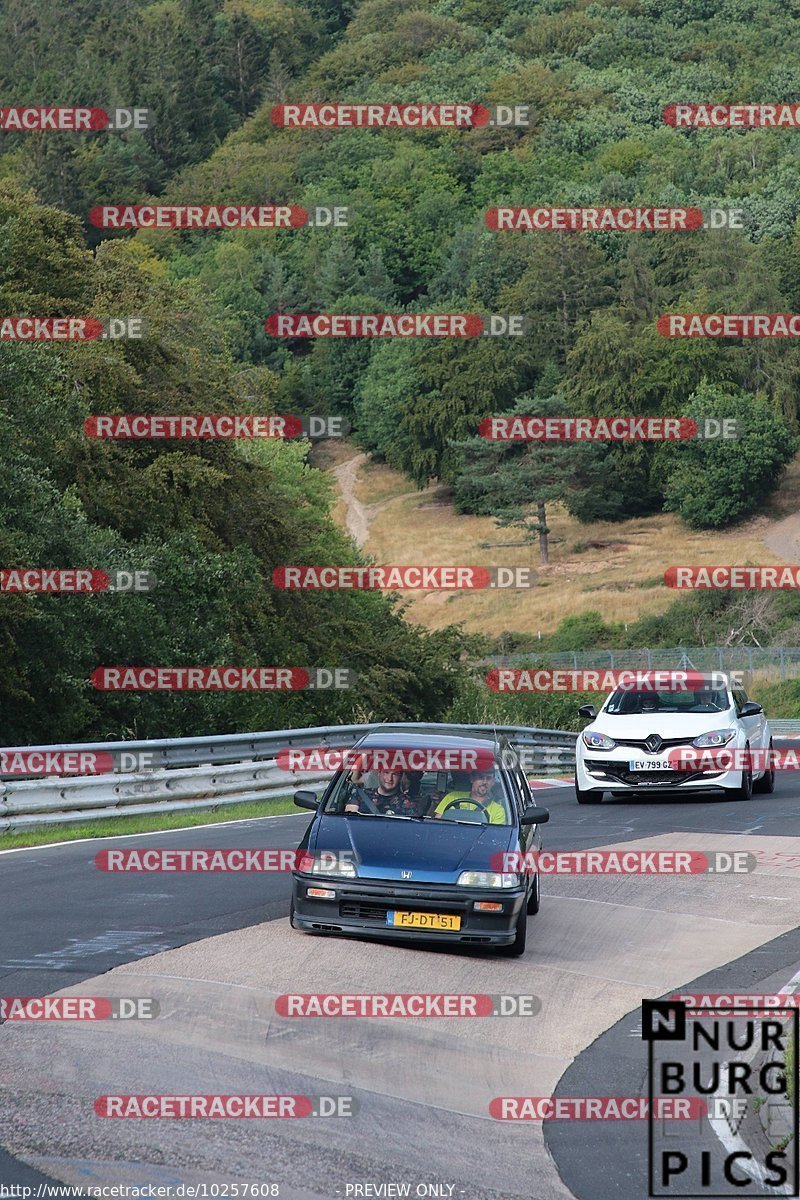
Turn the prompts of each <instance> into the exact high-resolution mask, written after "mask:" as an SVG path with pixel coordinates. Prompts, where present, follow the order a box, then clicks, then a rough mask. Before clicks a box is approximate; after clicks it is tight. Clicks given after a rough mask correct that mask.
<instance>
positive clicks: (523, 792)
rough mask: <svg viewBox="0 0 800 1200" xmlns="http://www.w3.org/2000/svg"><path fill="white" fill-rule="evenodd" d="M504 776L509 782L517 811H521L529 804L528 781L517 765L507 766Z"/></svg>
mask: <svg viewBox="0 0 800 1200" xmlns="http://www.w3.org/2000/svg"><path fill="white" fill-rule="evenodd" d="M506 778H507V780H508V782H509V783H510V784H511V794H512V796H513V797H514V804H515V806H516V809H517V812H522V811H523V809H525V808H526V807H527V805H528V804H529V800H528V798H527V796H528V783H527V780H526V779H525V776H524V775H523V774H522V771H521V770H520V768H519V767H517V766H515V767H509V768H508V769H507V771H506Z"/></svg>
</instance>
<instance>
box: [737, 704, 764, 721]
mask: <svg viewBox="0 0 800 1200" xmlns="http://www.w3.org/2000/svg"><path fill="white" fill-rule="evenodd" d="M763 711H764V709H763V708H762V707H761V705H760V704H756V702H755V700H748V701H747V703H746V704H743V705H742V711H741V712H740V713H739V716H740V717H757V716H758V714H759V713H762V712H763Z"/></svg>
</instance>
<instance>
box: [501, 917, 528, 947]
mask: <svg viewBox="0 0 800 1200" xmlns="http://www.w3.org/2000/svg"><path fill="white" fill-rule="evenodd" d="M527 937H528V914H527V913H526V911H525V905H524V904H523V905H522V908H521V909H520V910H519V916H518V918H517V936H516V937H515V938H514V941H513V942H512V943H511V945H510V946H498V951H499V953H500V954H502V956H503V957H504V958H519V956H520V955H521V954H524V953H525V942H526V940H527Z"/></svg>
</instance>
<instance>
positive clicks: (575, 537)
mask: <svg viewBox="0 0 800 1200" xmlns="http://www.w3.org/2000/svg"><path fill="white" fill-rule="evenodd" d="M329 453H331V452H329ZM334 453H335V459H336V460H339V461H340V462H341V461H343V462H344V463H346V464H354V463H356V464H358V468H357V470H356V471H355V488H354V490H353V491H352V492H350V495H351V496H353V497H354V498H355V501H356V503H357V504H358V505H359V507H360V508H361V510H362V522H363V517H366V527H367V531H368V532H367V537H366V539H365V540H364V541H363V542H362V543H361V547H362V549H363V550H364V551H365V552H366V553H367V554H368V555H369V556H370V557H372V558H374V559H375V561H376V562H380V563H444V564H450V563H470V564H478V565H503V566H515V565H517V564H519V563H522V562H525V563H530V564H531V565H532V566H533V568H534V574H535V577H536V586H535V587H534V588H532V589H531V590H530V591H522V590H518V591H508V592H505V591H488V590H487V591H481V592H449V593H448V592H431V593H414V592H407V593H404V594H403V598H404V600H405V602H406V604H407V606H408V607H407V610H406V615H407V617H408V618H409V619H410V620H412V621H415V622H418V623H419V624H421V625H423V626H425V627H427V628H429V629H440V628H442V627H444V626H446V625H447V624H449V623H451V622H453V621H457V622H461V623H463V626H464V628H465V630H467V631H468V632H470V633H485V634H489V635H495V636H496V635H499V634H501V633H504V632H514V633H525V634H534V635H536V634H538V633H539V632H541V633H542V634H543V635H546V634H549V633H552V632H553V631H554V630H555V629H556V628H557V626H558V625H559V623H560V622H561V621H562V620H563V619H564V618H565V617H572V616H576V615H578V614H580V613H586V612H598V613H599V614H600V615H601V617H602V618H603V620H604V621H606V622H616V621H620V620H622V619H623V615H624V619H625V620H627V621H629V622H630V623H632V622H634V621H636V620H637V619H638V618H640V617H642V616H653V615H655V614H658V613H662V612H663V611H664V610H665V609H666V608H667V606H668V605H669V604H671V603H673V602H674V601H675V599H676V597H677V596H678V595H679V593H676V592H675V591H674V590H672V589H669V588H667V587H665V586H664V585H663V579H662V577H663V573H664V570H665V569H666V567H667V566H670V565H673V564H677V563H681V564H713V563H754V564H772V563H780V562H784V561H786V562H792V561H797V560H796V554H795V555H793V554H792V542H791V537H792V535H793V534H794V532H795V526H796V523H797V517H796V516H795V515H794V514H795V513H796V511H797V510H798V509H800V460H796V461H795V462H794V463H793V464H792V466H791V468H790V469H789V471H788V472H787V475H786V478H785V480H784V483H783V485H782V487H781V489H780V492H779V494H778V495H777V496H776V497H775V499H774V501H773V503H772V504H771V505H770V507H769V510H768V511H766V512H764V513H763V514H762V515H760V516H758V517H755V518H753V519H751V520H749V521H747V522H745V523H743V524H742V525H741V526H738V527H736V528H735V529H733V530H723V531H717V532H713V533H709V532H704V531H687V530H686V529H684V528H682V527H681V523H680V521H679V519H678V518H677V517H675V516H674V515H673V514H669V513H664V514H659V515H658V516H653V517H642V518H637V519H635V520H630V521H622V522H616V523H614V524H609V523H603V522H593V523H592V524H591V525H585V524H581V523H579V522H577V521H576V520H575V519H574V518H573V517H571V516H570V515H569V513H568V512H567V511H566V510H565V509H564V508H563V506H559V505H554V506H553V508H552V510H551V511H550V512H549V513H548V521H549V524H550V527H551V529H552V535H551V562H550V564H549V566H541V565H540V564H539V562H538V547H537V545H536V544H535V543H534V544H532V545H529V546H522V545H520V542H519V539H518V537H515V535H514V532H513V531H509V530H499V529H498V528H497V527H496V525H495V523H494V522H493V521H492V520H491V519H489V518H486V517H472V516H462V515H459V514H457V513H456V512H454V510H453V506H452V504H451V503H450V502H449V500H448V499H447V493H446V490H445V489H443V488H440V487H439V488H436V487H433V488H428V489H426V490H424V491H417V490H416V489H415V488H413V487H412V486H411V485H409V483H408V480H406V479H405V478H404V477H403V476H402V475H400V474H399V473H398V472H396V471H393V470H392V469H391V468H389V467H387V466H385V465H384V464H376V463H370V462H364V461H363V457H362V456H357V455H355V454H353V453H352V450H351V451H350V455H348V450H347V448H346V447H337V448H336V450H335V452H334ZM336 469H337V468H336V467H333V468H332V470H333V471H335V470H336ZM338 470H339V471H341V466H339V467H338ZM338 492H339V496H340V501H339V504H338V505H337V507H336V510H335V515H336V519H337V522H338V524H339V525H340V528H342V529H343V530H345V531H347V532H351V533H352V528H350V529H348V525H347V512H348V504H347V502H346V501H345V498H344V495H343V491H342V487H341V483H340V484H339V488H338ZM509 542H511V543H513V545H508V544H507V543H509ZM487 543H488V545H486V544H487ZM503 543H506V544H505V545H504V544H503ZM780 549H782V551H783V552H782V553H781V552H780Z"/></svg>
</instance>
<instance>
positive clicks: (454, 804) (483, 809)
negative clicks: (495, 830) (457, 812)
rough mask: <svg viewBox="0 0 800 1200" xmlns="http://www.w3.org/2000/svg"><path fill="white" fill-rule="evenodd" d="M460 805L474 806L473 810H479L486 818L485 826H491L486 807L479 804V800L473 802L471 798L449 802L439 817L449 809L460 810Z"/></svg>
mask: <svg viewBox="0 0 800 1200" xmlns="http://www.w3.org/2000/svg"><path fill="white" fill-rule="evenodd" d="M462 804H472V805H474V807H475V808H477V809H480V811H481V813H482V814H483V816H484V817H485V818H486V824H487V825H490V824H491V818H490V817H489V810H488V808H487V807H486V805H485V804H481V802H480V800H473V799H472V797H471V796H465V797H464V798H463V799H462V800H451V801H450V803H449V804H446V805H445V806H444V808H443V809H442V812H441V815H442V816H444V815H445V813H446V812H447V811H448V810H449V809H451V808H460V807H461V805H462Z"/></svg>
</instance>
